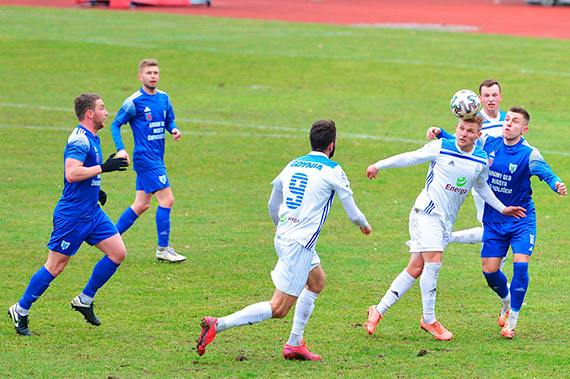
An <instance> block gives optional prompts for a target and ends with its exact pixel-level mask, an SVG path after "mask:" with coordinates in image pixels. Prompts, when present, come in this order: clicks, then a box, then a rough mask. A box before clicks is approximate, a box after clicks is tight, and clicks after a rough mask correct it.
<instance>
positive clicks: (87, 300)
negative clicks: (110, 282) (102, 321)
mask: <svg viewBox="0 0 570 379" xmlns="http://www.w3.org/2000/svg"><path fill="white" fill-rule="evenodd" d="M77 297H78V298H79V301H80V302H81V304H85V305H91V304H92V303H93V298H92V297H91V296H87V295H86V294H84V293H83V292H81V294H80V295H79V296H77Z"/></svg>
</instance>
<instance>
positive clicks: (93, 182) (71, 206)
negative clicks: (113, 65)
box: [8, 93, 128, 336]
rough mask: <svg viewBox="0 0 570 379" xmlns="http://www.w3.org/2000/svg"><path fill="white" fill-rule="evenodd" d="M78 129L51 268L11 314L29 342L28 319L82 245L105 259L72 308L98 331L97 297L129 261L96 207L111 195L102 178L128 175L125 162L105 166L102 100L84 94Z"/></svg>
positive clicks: (67, 155)
mask: <svg viewBox="0 0 570 379" xmlns="http://www.w3.org/2000/svg"><path fill="white" fill-rule="evenodd" d="M75 113H76V115H77V118H78V119H79V126H77V127H76V128H75V129H74V130H73V132H72V133H71V135H70V136H69V138H68V140H67V146H66V147H65V152H64V154H63V157H64V163H65V176H64V187H63V195H62V196H61V199H59V202H58V203H57V205H56V207H55V210H54V212H53V226H54V229H53V232H52V234H51V238H50V241H49V243H48V245H47V246H48V248H49V254H48V259H47V262H46V264H45V265H44V266H42V268H40V269H39V270H38V271H37V272H36V273H35V274H34V275H33V276H32V278H31V279H30V283H29V284H28V287H27V288H26V291H25V292H24V295H23V296H22V298H21V299H20V301H18V302H17V303H16V304H14V305H12V306H11V307H10V309H9V310H8V314H9V315H10V317H11V318H12V321H13V322H14V327H15V328H16V332H17V333H18V334H21V335H24V336H31V335H32V333H31V332H30V330H29V328H28V313H29V310H30V307H31V306H32V303H34V302H35V301H36V300H38V299H39V298H40V296H41V295H42V294H43V293H44V292H45V290H47V288H48V287H49V285H50V283H51V282H52V281H53V280H54V279H55V278H56V277H57V276H58V275H59V274H61V272H62V271H63V269H64V268H65V266H66V265H67V263H68V262H69V259H70V258H71V256H73V255H74V254H75V253H76V252H77V250H78V249H79V247H80V246H81V244H82V243H83V241H85V242H87V243H88V244H90V245H94V246H95V247H97V248H98V249H99V250H101V251H102V252H103V253H105V256H104V257H103V258H102V259H101V260H100V261H99V262H98V263H97V264H96V265H95V268H94V269H93V274H92V275H91V278H90V279H89V281H88V282H87V285H86V286H85V288H84V289H83V292H81V294H80V295H79V296H77V297H75V298H74V299H73V300H72V301H71V307H72V308H73V309H75V310H76V311H78V312H80V313H81V314H82V315H83V316H84V317H85V319H86V320H87V322H89V323H90V324H93V325H95V326H97V325H100V324H101V322H100V321H99V319H98V318H97V316H95V313H94V312H93V297H95V294H96V293H97V290H98V289H99V288H101V287H102V286H103V285H104V284H105V283H106V282H107V281H108V280H109V279H110V278H111V276H113V274H114V273H115V272H116V271H117V268H118V267H119V265H120V264H121V263H122V262H123V260H124V259H125V258H126V257H127V250H126V249H125V245H124V244H123V240H122V239H121V236H120V235H119V233H118V232H117V228H115V225H113V223H112V222H111V220H110V219H109V217H108V216H107V215H106V214H105V212H103V210H102V209H101V207H100V206H99V204H97V202H101V205H104V204H105V202H106V201H107V195H106V194H105V192H103V191H102V190H101V173H103V172H110V171H117V170H118V171H125V170H126V169H125V167H127V166H128V163H127V161H126V159H124V158H113V156H114V154H113V155H111V156H110V157H109V159H107V161H105V162H104V163H103V161H102V158H103V154H102V152H101V145H100V140H99V136H97V132H98V131H99V130H100V129H101V128H103V126H104V125H105V118H106V117H107V114H108V112H107V110H106V109H105V104H103V100H101V97H100V96H99V95H96V94H93V93H83V94H81V95H79V96H78V97H77V98H76V99H75Z"/></svg>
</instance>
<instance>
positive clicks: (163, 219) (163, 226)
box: [156, 206, 170, 246]
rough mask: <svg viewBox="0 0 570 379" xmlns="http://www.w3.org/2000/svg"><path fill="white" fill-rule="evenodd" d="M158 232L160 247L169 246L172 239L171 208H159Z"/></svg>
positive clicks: (157, 210) (157, 216)
mask: <svg viewBox="0 0 570 379" xmlns="http://www.w3.org/2000/svg"><path fill="white" fill-rule="evenodd" d="M156 232H157V233H158V246H168V240H169V239H170V208H163V207H161V206H159V207H158V208H157V209H156Z"/></svg>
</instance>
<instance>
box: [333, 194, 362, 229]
mask: <svg viewBox="0 0 570 379" xmlns="http://www.w3.org/2000/svg"><path fill="white" fill-rule="evenodd" d="M340 201H341V203H342V206H343V207H344V210H345V211H346V214H347V215H348V218H349V219H350V222H352V223H353V224H354V225H356V226H361V227H363V228H366V227H367V226H368V221H367V220H366V216H364V213H362V212H361V211H360V209H358V206H356V203H355V202H354V198H353V197H352V195H351V196H348V197H345V198H344V199H341V200H340Z"/></svg>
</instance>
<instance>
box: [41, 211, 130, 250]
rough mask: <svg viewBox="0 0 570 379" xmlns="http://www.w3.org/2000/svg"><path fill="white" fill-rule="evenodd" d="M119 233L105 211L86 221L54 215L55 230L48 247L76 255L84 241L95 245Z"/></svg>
mask: <svg viewBox="0 0 570 379" xmlns="http://www.w3.org/2000/svg"><path fill="white" fill-rule="evenodd" d="M117 233H119V232H118V231H117V228H116V227H115V224H113V222H112V221H111V219H110V218H109V216H107V214H106V213H105V212H103V211H101V212H99V214H98V215H97V217H95V218H93V219H91V220H89V221H86V222H77V221H72V220H68V219H65V218H61V217H55V216H54V218H53V232H51V238H50V240H49V242H48V244H47V247H48V249H50V250H53V251H57V252H58V253H61V254H64V255H74V254H75V253H76V252H77V250H79V247H80V246H81V244H82V243H83V241H85V242H87V243H88V244H89V245H91V246H93V245H97V244H98V243H99V242H101V241H104V240H106V239H107V238H109V237H112V236H114V235H115V234H117Z"/></svg>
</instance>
